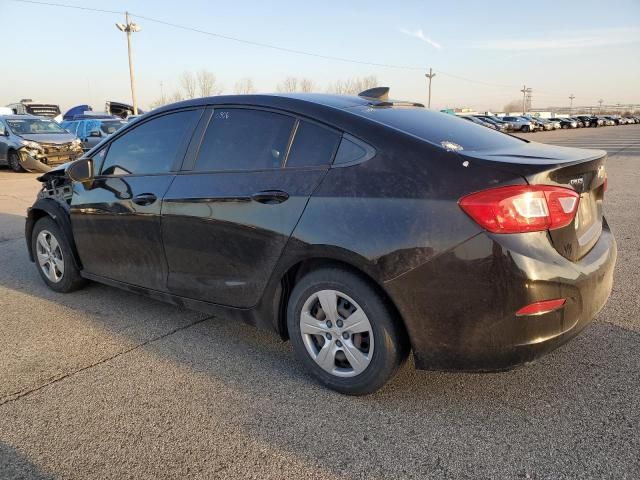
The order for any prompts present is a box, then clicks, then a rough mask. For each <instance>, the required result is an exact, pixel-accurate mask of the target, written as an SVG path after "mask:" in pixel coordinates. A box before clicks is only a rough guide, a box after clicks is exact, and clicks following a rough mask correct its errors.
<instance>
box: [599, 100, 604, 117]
mask: <svg viewBox="0 0 640 480" xmlns="http://www.w3.org/2000/svg"><path fill="white" fill-rule="evenodd" d="M602 102H604V100H602V99H600V100H598V103H599V104H600V108H598V115H600V114H601V113H602Z"/></svg>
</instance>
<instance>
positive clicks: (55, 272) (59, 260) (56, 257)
mask: <svg viewBox="0 0 640 480" xmlns="http://www.w3.org/2000/svg"><path fill="white" fill-rule="evenodd" d="M36 251H37V252H36V253H37V256H38V264H39V265H40V268H41V269H42V272H43V273H44V275H45V276H46V277H47V278H48V279H49V280H50V281H51V282H53V283H58V282H59V281H60V280H62V277H63V276H64V258H63V256H62V248H61V247H60V243H59V242H58V240H57V239H56V237H54V236H53V234H52V233H51V232H49V231H48V230H42V231H41V232H40V233H39V234H38V238H37V239H36Z"/></svg>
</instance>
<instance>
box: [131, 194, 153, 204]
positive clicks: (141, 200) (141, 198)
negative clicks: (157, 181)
mask: <svg viewBox="0 0 640 480" xmlns="http://www.w3.org/2000/svg"><path fill="white" fill-rule="evenodd" d="M157 199H158V197H156V196H155V195H154V194H153V193H141V194H140V195H136V196H135V197H133V203H135V204H136V205H142V206H145V205H151V204H152V203H153V202H155V201H156V200H157Z"/></svg>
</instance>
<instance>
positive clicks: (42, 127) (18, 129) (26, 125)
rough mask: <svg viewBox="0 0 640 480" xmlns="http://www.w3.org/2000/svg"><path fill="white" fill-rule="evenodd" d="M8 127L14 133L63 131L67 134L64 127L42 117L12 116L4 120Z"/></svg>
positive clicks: (29, 133) (28, 133)
mask: <svg viewBox="0 0 640 480" xmlns="http://www.w3.org/2000/svg"><path fill="white" fill-rule="evenodd" d="M5 121H6V122H7V124H8V125H9V128H10V129H11V131H12V132H13V133H15V134H16V135H34V134H40V133H65V134H67V135H68V134H69V132H67V131H66V130H65V129H64V128H62V127H61V126H60V125H58V124H57V123H56V122H54V121H51V120H45V119H43V118H24V119H23V118H20V119H16V118H12V119H10V120H5Z"/></svg>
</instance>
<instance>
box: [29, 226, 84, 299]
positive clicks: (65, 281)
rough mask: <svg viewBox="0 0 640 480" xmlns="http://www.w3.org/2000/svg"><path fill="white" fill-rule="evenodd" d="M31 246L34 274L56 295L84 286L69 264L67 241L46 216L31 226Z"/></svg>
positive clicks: (77, 272) (75, 270)
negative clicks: (35, 270) (38, 275)
mask: <svg viewBox="0 0 640 480" xmlns="http://www.w3.org/2000/svg"><path fill="white" fill-rule="evenodd" d="M31 246H32V249H33V255H34V257H35V261H36V266H37V268H38V273H40V276H41V277H42V279H43V280H44V282H45V283H46V284H47V286H48V287H49V288H50V289H52V290H55V291H56V292H62V293H67V292H72V291H73V290H77V289H78V288H80V287H82V286H83V285H84V284H85V280H84V279H83V278H82V277H81V276H80V271H79V270H78V267H77V266H76V264H75V262H74V261H73V253H72V251H71V247H70V246H69V242H68V241H67V239H66V237H65V236H64V234H63V233H62V231H61V230H60V227H59V226H58V224H57V223H56V222H54V221H53V220H52V219H51V218H50V217H43V218H41V219H40V220H38V221H37V222H36V224H35V226H34V227H33V233H32V236H31Z"/></svg>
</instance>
